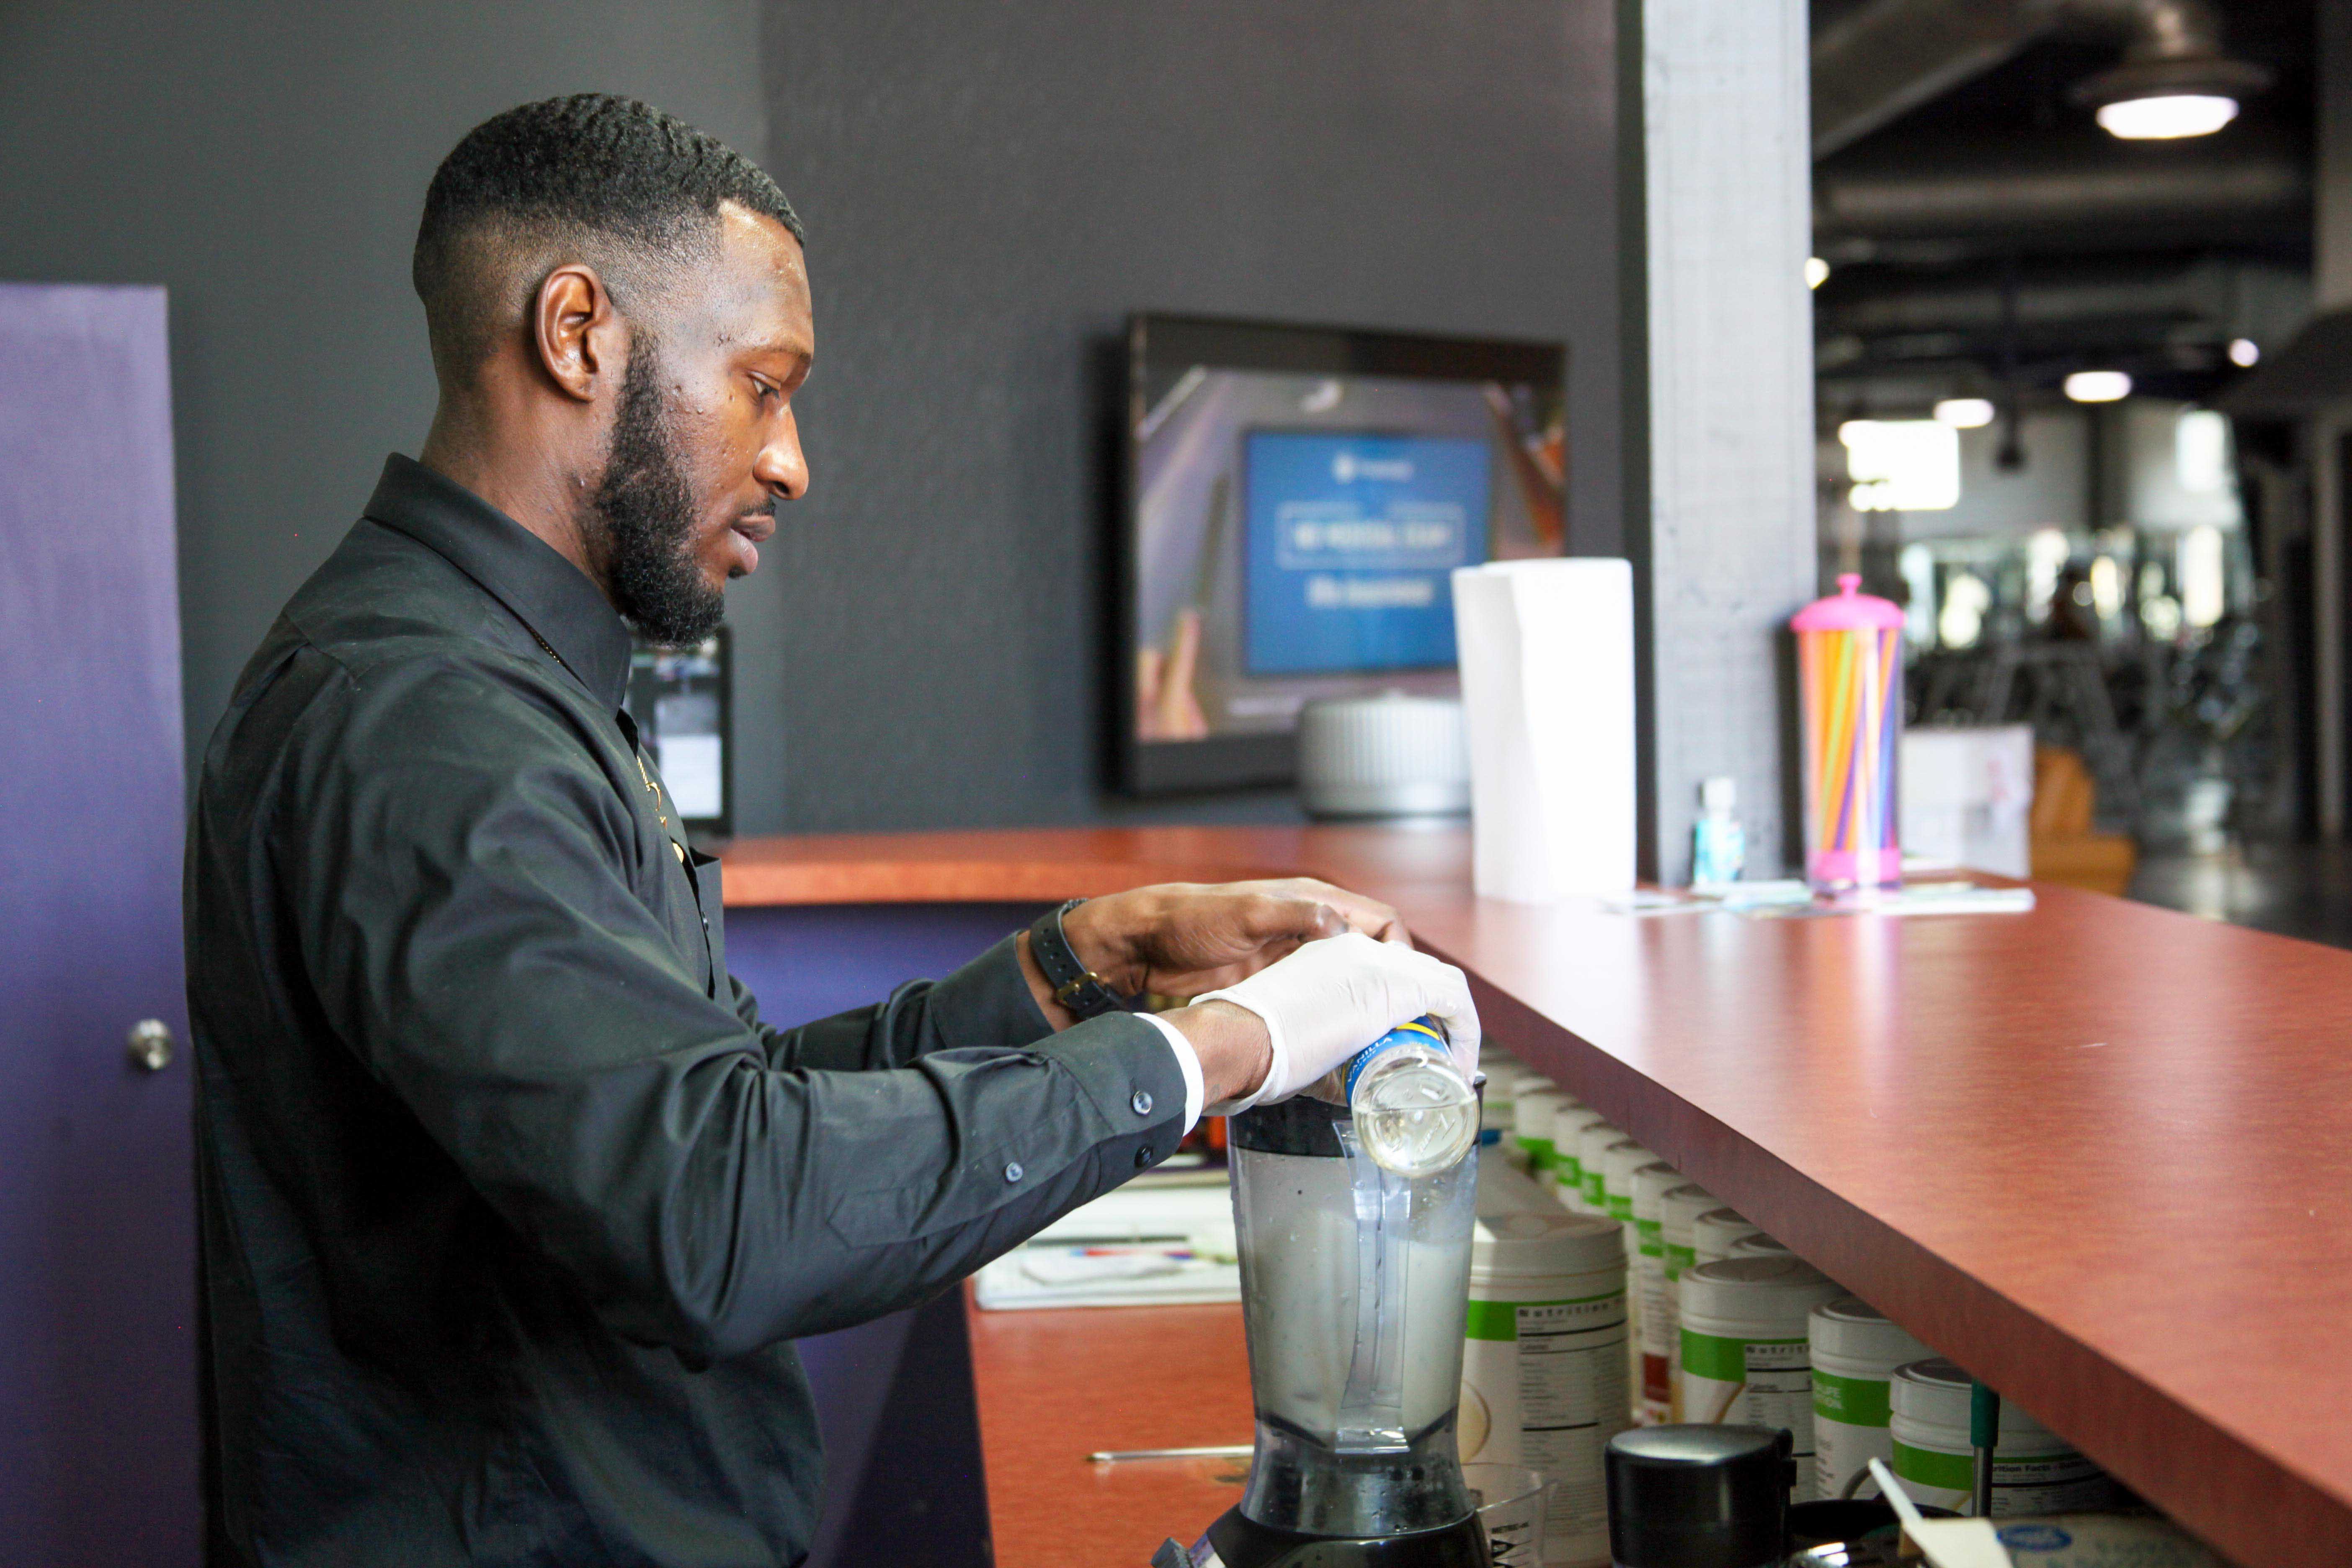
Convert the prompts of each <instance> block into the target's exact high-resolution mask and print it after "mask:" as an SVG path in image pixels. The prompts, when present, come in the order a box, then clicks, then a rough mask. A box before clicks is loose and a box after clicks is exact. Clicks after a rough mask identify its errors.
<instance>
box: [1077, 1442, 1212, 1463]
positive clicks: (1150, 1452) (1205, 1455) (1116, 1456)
mask: <svg viewBox="0 0 2352 1568" xmlns="http://www.w3.org/2000/svg"><path fill="white" fill-rule="evenodd" d="M1250 1452H1251V1448H1250V1445H1249V1444H1247V1443H1218V1444H1214V1445H1212V1446H1211V1447H1206V1448H1099V1449H1097V1450H1096V1451H1095V1452H1093V1453H1091V1454H1088V1455H1087V1463H1088V1464H1090V1465H1118V1464H1125V1463H1126V1462H1127V1461H1129V1460H1130V1459H1246V1458H1249V1457H1250Z"/></svg>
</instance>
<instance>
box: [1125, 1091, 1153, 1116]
mask: <svg viewBox="0 0 2352 1568" xmlns="http://www.w3.org/2000/svg"><path fill="white" fill-rule="evenodd" d="M1128 1104H1129V1105H1131V1106H1133V1107H1135V1113H1136V1114H1137V1115H1138V1116H1149V1115H1150V1114H1151V1091H1150V1089H1137V1090H1136V1091H1135V1097H1134V1098H1133V1099H1132V1100H1129V1101H1128Z"/></svg>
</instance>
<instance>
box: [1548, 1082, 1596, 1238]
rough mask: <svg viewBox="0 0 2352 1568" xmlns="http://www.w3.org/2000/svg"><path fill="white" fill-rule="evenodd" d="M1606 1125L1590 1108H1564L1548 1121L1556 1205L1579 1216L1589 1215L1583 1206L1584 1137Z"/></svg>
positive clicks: (1585, 1106) (1589, 1211)
mask: <svg viewBox="0 0 2352 1568" xmlns="http://www.w3.org/2000/svg"><path fill="white" fill-rule="evenodd" d="M1607 1124H1608V1123H1607V1119H1606V1118H1604V1117H1603V1116H1602V1115H1601V1112H1599V1111H1597V1110H1593V1109H1592V1107H1591V1106H1589V1105H1574V1104H1570V1105H1563V1106H1561V1107H1560V1108H1559V1113H1558V1114H1556V1115H1555V1116H1553V1118H1552V1119H1551V1144H1552V1178H1553V1181H1554V1184H1556V1185H1557V1186H1558V1187H1559V1201H1560V1202H1561V1203H1563V1204H1565V1205H1568V1207H1570V1208H1571V1209H1573V1210H1575V1211H1576V1212H1578V1213H1580V1214H1589V1213H1591V1212H1592V1211H1591V1210H1590V1209H1588V1208H1587V1207H1586V1206H1585V1203H1584V1134H1585V1132H1586V1131H1588V1130H1589V1129H1591V1128H1592V1127H1594V1126H1596V1125H1598V1126H1606V1125H1607Z"/></svg>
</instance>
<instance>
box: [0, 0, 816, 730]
mask: <svg viewBox="0 0 2352 1568" xmlns="http://www.w3.org/2000/svg"><path fill="white" fill-rule="evenodd" d="M759 39H760V16H759V11H758V0H662V3H661V4H659V5H647V4H633V3H631V0H499V3H496V4H488V3H483V0H399V3H397V4H394V3H387V0H375V3H372V4H352V5H343V4H338V5H317V4H293V3H290V0H277V3H255V0H238V3H234V4H205V5H193V4H182V5H162V4H152V3H151V4H131V3H126V0H37V3H30V0H28V3H23V4H0V214H5V217H0V278H10V279H39V280H47V279H75V280H82V281H103V282H117V281H129V282H142V283H162V284H164V285H166V286H167V287H168V288H169V289H170V290H171V314H172V355H173V401H174V404H175V405H176V416H175V420H174V424H175V426H176V428H177V431H178V474H179V514H180V574H181V600H182V606H183V624H184V643H185V648H186V676H187V681H186V694H187V711H188V721H189V742H190V745H191V747H192V748H197V749H200V748H201V747H202V745H203V742H204V739H205V733H206V731H209V730H210V728H211V726H212V723H213V721H214V720H215V718H216V717H217V716H218V714H219V711H220V708H221V705H222V703H223V701H224V700H226V696H227V694H228V689H229V686H230V683H231V682H232V681H233V680H234V679H235V678H236V671H237V669H238V668H239V667H240V666H241V665H242V664H243V663H244V661H245V658H246V656H247V654H248V653H249V652H250V651H251V650H252V647H253V646H254V644H255V643H256V642H257V641H258V640H259V639H260V637H261V634H262V632H263V631H264V629H265V628H266V627H267V626H268V623H269V619H270V617H271V616H273V615H274V614H275V613H276V612H277V609H278V605H279V604H280V603H281V602H282V601H283V600H284V599H285V598H286V596H287V595H288V594H289V593H290V592H291V591H292V590H293V588H294V586H295V585H296V584H298V583H299V582H300V581H301V579H302V578H303V576H304V575H306V574H308V573H309V572H310V569H311V567H313V566H314V565H316V564H317V563H318V562H319V560H320V558H321V557H322V556H324V555H325V554H326V552H328V551H329V550H330V549H331V548H332V547H333V545H334V543H335V542H336V541H337V540H339V539H340V538H341V536H342V533H343V531H344V530H345V529H346V528H348V527H349V526H350V523H351V521H352V518H354V517H356V516H357V515H358V512H359V509H360V507H361V505H362V503H363V502H364V501H365V500H366V499H367V493H368V490H369V489H370V487H371V486H373V483H374V482H375V475H376V471H377V469H378V468H380V467H381V466H382V464H383V455H384V453H386V452H387V451H391V450H394V449H395V448H397V449H399V450H403V451H406V452H411V453H414V452H415V450H416V447H417V444H418V443H419V442H421V441H422V440H423V439H424V436H425V425H426V423H427V421H428V420H429V419H430V417H431V416H432V412H433V377H432V368H431V365H430V363H429V361H428V360H427V358H426V354H425V333H424V316H423V312H422V311H421V310H419V308H418V306H417V304H416V300H415V297H414V296H413V295H412V294H410V292H409V289H408V252H409V245H410V242H411V240H412V239H413V238H414V237H415V229H416V213H417V209H418V206H419V205H420V203H421V202H422V201H423V199H424V195H425V182H426V181H427V180H428V179H430V178H431V176H432V174H433V169H434V166H435V165H436V163H439V162H440V159H441V157H442V155H443V154H444V153H446V152H447V151H448V150H449V148H450V146H451V145H452V144H454V143H455V142H456V141H457V138H458V137H459V136H461V135H463V134H464V133H465V132H466V131H467V128H468V127H469V126H472V125H473V124H475V123H476V122H477V121H480V120H482V119H484V118H486V117H487V116H488V115H490V114H493V113H495V112H497V111H498V110H501V109H505V108H507V107H509V106H510V105H512V104H515V103H519V102H522V101H525V100H530V99H533V98H541V97H545V96H548V95H550V94H551V93H557V92H572V91H582V90H586V89H613V90H618V91H625V92H634V93H636V94H637V95H639V96H641V97H644V98H647V99H650V100H653V101H654V102H656V103H659V104H662V105H663V106H664V107H666V108H668V109H670V110H675V111H676V112H677V113H679V114H682V115H685V116H686V117H687V118H688V119H690V120H693V121H697V122H698V123H699V124H701V125H703V126H704V127H705V128H706V129H708V130H709V131H711V132H714V133H716V134H718V135H720V136H723V137H725V138H727V139H728V140H730V141H731V142H736V143H737V144H738V145H739V146H741V147H743V148H744V149H746V150H747V151H750V152H751V153H754V154H755V155H756V154H757V153H758V152H759V151H760V150H761V149H762V148H763V147H764V146H765V144H766V125H765V105H764V101H763V99H762V95H761V88H760V80H759V71H760V58H759ZM91 526H93V527H103V526H105V524H104V520H102V519H93V520H92V521H91ZM763 594H764V595H767V596H768V597H769V598H771V599H772V598H773V596H774V595H773V592H772V580H762V579H755V580H753V582H751V583H747V584H743V585H742V592H741V594H740V597H741V599H742V600H743V606H742V614H741V618H742V619H743V620H744V621H745V622H746V623H747V625H751V624H756V623H757V622H758V621H759V620H760V619H761V615H762V612H763V610H766V611H767V612H768V616H769V618H771V619H772V609H771V608H770V607H769V606H764V605H761V604H760V603H759V602H758V601H759V600H760V598H761V595H763Z"/></svg>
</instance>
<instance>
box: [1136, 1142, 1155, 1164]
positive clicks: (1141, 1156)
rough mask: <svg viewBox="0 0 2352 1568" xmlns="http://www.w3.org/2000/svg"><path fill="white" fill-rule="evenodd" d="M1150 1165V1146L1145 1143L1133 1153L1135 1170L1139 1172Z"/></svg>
mask: <svg viewBox="0 0 2352 1568" xmlns="http://www.w3.org/2000/svg"><path fill="white" fill-rule="evenodd" d="M1150 1163H1151V1145H1150V1144H1149V1143H1146V1144H1145V1145H1144V1146H1143V1147H1142V1148H1140V1149H1138V1150H1137V1151H1136V1152H1135V1168H1136V1169H1137V1170H1139V1171H1140V1170H1142V1169H1143V1168H1144V1167H1145V1166H1147V1165H1149V1164H1150Z"/></svg>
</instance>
